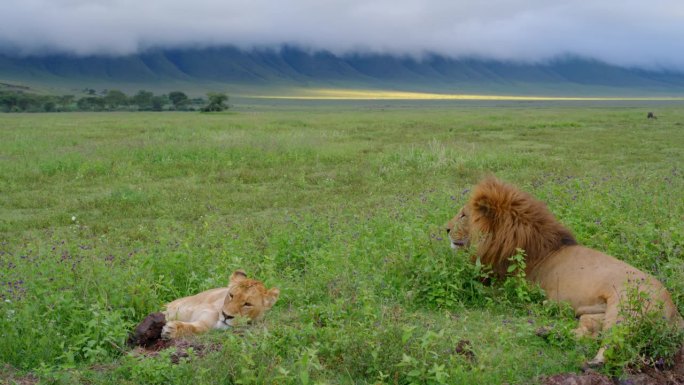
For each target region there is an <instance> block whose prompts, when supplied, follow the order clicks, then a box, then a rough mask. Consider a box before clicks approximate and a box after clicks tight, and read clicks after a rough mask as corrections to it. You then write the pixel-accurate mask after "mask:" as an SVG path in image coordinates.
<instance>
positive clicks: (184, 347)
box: [131, 339, 221, 364]
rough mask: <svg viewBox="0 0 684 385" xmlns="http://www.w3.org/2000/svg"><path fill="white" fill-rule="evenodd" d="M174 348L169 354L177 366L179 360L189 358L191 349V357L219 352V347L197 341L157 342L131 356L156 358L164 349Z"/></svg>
mask: <svg viewBox="0 0 684 385" xmlns="http://www.w3.org/2000/svg"><path fill="white" fill-rule="evenodd" d="M168 348H175V351H174V352H173V354H171V362H173V363H174V364H177V363H179V362H180V360H181V359H183V358H187V357H190V350H191V349H192V352H193V356H195V357H199V358H201V357H204V356H206V355H207V354H209V353H211V352H217V351H219V350H221V345H220V344H216V343H202V342H199V341H192V340H161V339H160V340H157V342H156V343H154V344H153V345H150V346H149V347H142V346H139V347H137V348H135V349H133V351H131V354H133V355H138V356H144V357H156V356H158V355H159V352H161V351H162V350H164V349H168Z"/></svg>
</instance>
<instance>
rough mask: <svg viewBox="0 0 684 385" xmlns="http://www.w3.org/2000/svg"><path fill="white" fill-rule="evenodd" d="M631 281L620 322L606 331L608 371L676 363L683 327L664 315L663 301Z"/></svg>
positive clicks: (683, 339)
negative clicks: (654, 297)
mask: <svg viewBox="0 0 684 385" xmlns="http://www.w3.org/2000/svg"><path fill="white" fill-rule="evenodd" d="M640 284H642V283H641V282H631V283H630V285H629V286H628V288H627V291H626V293H625V294H624V297H623V302H622V306H621V307H620V313H619V315H620V318H619V321H618V323H617V324H616V325H615V326H613V327H612V328H611V329H610V330H608V331H607V335H606V336H604V338H603V341H602V343H603V344H604V345H605V346H606V351H605V358H606V368H605V369H606V371H608V372H609V373H612V374H620V373H622V371H623V370H624V369H625V368H627V367H630V368H633V369H639V368H641V367H644V366H651V367H660V368H663V367H666V366H668V365H671V364H672V363H673V359H674V356H675V354H676V353H677V351H679V349H680V348H681V347H682V343H683V342H684V330H682V329H681V326H680V325H679V324H678V323H677V322H676V321H675V323H674V324H672V323H671V322H670V321H669V320H667V319H666V318H665V317H664V316H663V304H662V303H655V302H654V300H653V299H652V298H651V295H650V294H649V293H648V292H647V291H645V290H641V289H640V287H639V285H640Z"/></svg>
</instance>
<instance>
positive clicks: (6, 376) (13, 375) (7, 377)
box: [0, 365, 40, 385]
mask: <svg viewBox="0 0 684 385" xmlns="http://www.w3.org/2000/svg"><path fill="white" fill-rule="evenodd" d="M38 382H40V380H39V379H38V377H36V376H34V375H33V374H31V373H28V374H20V373H19V371H18V370H16V369H15V368H13V367H12V366H10V365H2V366H0V384H2V385H5V384H8V385H9V384H13V385H14V384H16V385H35V384H37V383H38Z"/></svg>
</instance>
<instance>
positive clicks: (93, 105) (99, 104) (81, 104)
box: [76, 96, 105, 111]
mask: <svg viewBox="0 0 684 385" xmlns="http://www.w3.org/2000/svg"><path fill="white" fill-rule="evenodd" d="M76 106H77V107H78V109H79V110H81V111H102V110H104V108H105V102H104V99H103V98H101V97H98V96H84V97H82V98H80V99H78V101H77V102H76Z"/></svg>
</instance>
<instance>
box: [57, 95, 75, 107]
mask: <svg viewBox="0 0 684 385" xmlns="http://www.w3.org/2000/svg"><path fill="white" fill-rule="evenodd" d="M74 99H75V97H74V95H62V96H58V97H57V104H59V108H60V110H61V111H66V110H68V109H69V108H70V107H71V105H72V104H73V103H74Z"/></svg>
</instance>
